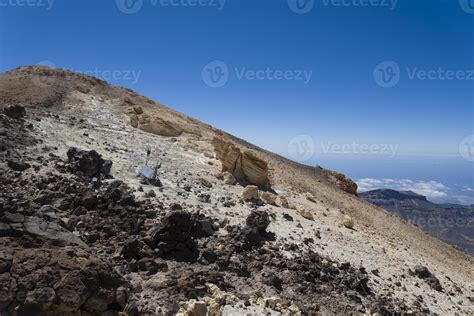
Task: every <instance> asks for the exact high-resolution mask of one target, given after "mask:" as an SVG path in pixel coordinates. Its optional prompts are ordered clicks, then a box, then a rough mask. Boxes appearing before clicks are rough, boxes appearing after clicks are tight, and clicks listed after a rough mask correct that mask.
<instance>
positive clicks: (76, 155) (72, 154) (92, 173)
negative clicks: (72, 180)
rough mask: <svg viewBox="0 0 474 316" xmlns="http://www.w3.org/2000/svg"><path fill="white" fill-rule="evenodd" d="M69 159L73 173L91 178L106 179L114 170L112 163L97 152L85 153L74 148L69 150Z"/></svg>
mask: <svg viewBox="0 0 474 316" xmlns="http://www.w3.org/2000/svg"><path fill="white" fill-rule="evenodd" d="M67 157H68V161H69V163H70V170H71V171H72V172H74V173H78V175H83V176H85V177H89V178H92V177H97V178H99V179H103V178H106V177H107V176H109V174H110V169H111V168H112V161H110V160H104V159H102V156H101V155H100V154H99V153H97V152H96V151H95V150H91V151H84V150H80V149H77V148H74V147H72V148H70V149H69V150H68V152H67Z"/></svg>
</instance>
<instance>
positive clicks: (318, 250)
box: [0, 66, 474, 316]
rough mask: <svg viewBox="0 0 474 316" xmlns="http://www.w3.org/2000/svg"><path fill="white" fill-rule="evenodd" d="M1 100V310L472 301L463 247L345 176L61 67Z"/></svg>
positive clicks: (301, 311) (85, 311)
mask: <svg viewBox="0 0 474 316" xmlns="http://www.w3.org/2000/svg"><path fill="white" fill-rule="evenodd" d="M0 107H1V111H0V158H1V159H0V186H1V191H0V244H1V248H0V315H2V316H3V315H143V314H151V315H199V316H201V315H203V316H204V315H243V314H245V315H247V314H254V315H261V314H268V313H270V314H275V315H278V314H283V315H317V314H324V315H332V314H366V315H382V314H406V313H416V314H428V313H433V314H440V315H445V314H465V315H469V314H473V313H474V309H473V297H474V292H473V291H474V287H473V283H472V280H473V279H474V273H473V266H474V265H473V259H472V257H470V256H468V255H465V254H463V253H461V252H459V251H458V250H456V249H454V248H453V247H451V246H448V245H447V244H445V243H443V242H441V241H439V240H437V239H435V238H433V237H431V236H429V235H427V234H425V233H424V232H423V231H422V230H420V229H419V228H417V227H415V226H413V225H411V224H409V223H407V222H406V221H404V220H402V219H400V218H398V217H397V216H393V215H391V214H389V213H388V212H386V211H385V210H383V209H380V208H378V207H375V206H373V205H370V204H369V203H367V202H365V201H363V200H361V199H359V198H358V197H357V186H356V185H355V184H354V182H352V181H351V180H350V179H347V178H346V177H345V176H344V175H342V174H340V173H337V172H335V171H330V170H325V169H322V168H319V167H316V168H314V167H309V166H304V165H300V164H297V163H295V162H292V161H289V160H287V159H285V158H282V157H280V156H278V155H275V154H273V153H271V152H268V151H265V150H263V149H261V148H258V147H256V146H254V145H252V144H249V143H247V142H245V141H244V140H241V139H238V138H236V137H234V136H232V135H230V134H227V133H225V132H224V131H221V130H218V129H215V128H213V127H211V126H209V125H206V124H204V123H201V122H199V121H197V120H194V119H192V118H190V117H187V116H185V115H183V114H181V113H178V112H176V111H173V110H171V109H170V108H167V107H165V106H163V105H161V104H159V103H156V102H154V101H152V100H150V99H148V98H146V97H144V96H141V95H139V94H137V93H135V92H133V91H131V90H129V89H125V88H121V87H115V86H111V85H109V84H107V83H106V82H104V81H101V80H99V79H96V78H93V77H87V76H84V75H80V74H76V73H73V72H70V71H67V70H62V69H50V68H46V67H40V66H29V67H20V68H17V69H14V70H12V71H9V72H6V73H4V74H1V75H0ZM146 162H148V166H149V168H150V170H151V171H152V174H155V175H156V178H153V179H150V178H149V177H150V176H139V175H138V174H139V171H143V167H144V166H145V164H146ZM145 173H146V172H145ZM142 174H143V172H142ZM146 174H147V173H146ZM152 177H153V176H152ZM151 180H154V181H151Z"/></svg>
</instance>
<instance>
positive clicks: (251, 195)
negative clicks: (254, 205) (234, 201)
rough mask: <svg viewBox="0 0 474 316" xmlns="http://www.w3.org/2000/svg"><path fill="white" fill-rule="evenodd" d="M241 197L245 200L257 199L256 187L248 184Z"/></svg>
mask: <svg viewBox="0 0 474 316" xmlns="http://www.w3.org/2000/svg"><path fill="white" fill-rule="evenodd" d="M242 197H243V198H244V200H246V201H250V200H257V199H258V187H257V186H256V185H248V186H246V187H245V189H244V191H243V192H242Z"/></svg>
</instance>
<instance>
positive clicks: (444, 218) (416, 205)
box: [360, 189, 474, 255]
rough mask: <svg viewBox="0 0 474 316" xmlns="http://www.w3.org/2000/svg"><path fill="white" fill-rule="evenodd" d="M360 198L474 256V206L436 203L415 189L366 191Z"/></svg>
mask: <svg viewBox="0 0 474 316" xmlns="http://www.w3.org/2000/svg"><path fill="white" fill-rule="evenodd" d="M360 197H361V198H363V199H364V200H366V201H367V202H369V203H372V204H374V205H377V206H380V207H382V208H384V209H386V210H388V211H390V212H391V213H392V214H395V215H398V216H400V217H401V218H403V219H405V220H407V221H408V222H410V223H412V224H414V225H417V226H419V227H421V228H422V229H423V230H425V231H427V232H428V233H429V234H431V235H433V236H435V237H437V238H439V239H441V240H443V241H445V242H446V243H449V244H452V245H455V246H457V247H459V248H460V249H461V250H463V251H465V252H467V253H469V254H471V255H474V205H471V206H463V205H456V204H446V205H442V204H435V203H432V202H430V201H428V200H427V199H426V197H424V196H422V195H418V194H416V193H414V192H399V191H395V190H388V189H380V190H373V191H368V192H364V193H361V194H360Z"/></svg>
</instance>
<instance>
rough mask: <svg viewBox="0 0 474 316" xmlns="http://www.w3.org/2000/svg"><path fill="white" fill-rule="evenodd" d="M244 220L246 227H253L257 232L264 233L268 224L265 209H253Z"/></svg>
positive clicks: (268, 220)
mask: <svg viewBox="0 0 474 316" xmlns="http://www.w3.org/2000/svg"><path fill="white" fill-rule="evenodd" d="M245 222H246V224H247V226H248V227H250V228H255V229H256V230H257V231H258V232H259V233H264V232H265V230H266V229H267V227H268V225H270V217H269V216H268V213H267V212H265V211H253V212H252V213H250V215H249V216H248V217H247V219H246V221H245Z"/></svg>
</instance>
